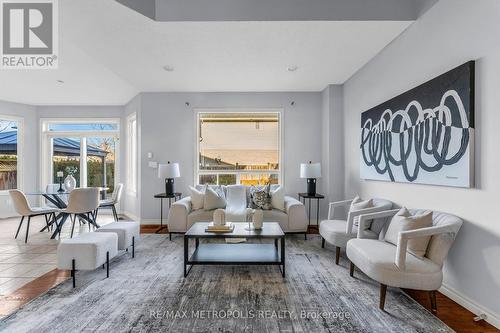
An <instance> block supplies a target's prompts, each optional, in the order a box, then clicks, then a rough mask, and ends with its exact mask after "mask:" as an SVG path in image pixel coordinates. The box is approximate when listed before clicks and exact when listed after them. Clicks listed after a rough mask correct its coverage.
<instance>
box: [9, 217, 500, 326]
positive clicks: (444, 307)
mask: <svg viewBox="0 0 500 333" xmlns="http://www.w3.org/2000/svg"><path fill="white" fill-rule="evenodd" d="M157 230H158V226H157V225H141V233H154V232H155V231H157ZM316 230H317V229H316ZM316 230H314V231H316ZM311 231H312V233H315V232H314V231H313V230H311ZM161 233H162V234H166V233H168V230H162V232H161ZM316 233H317V231H316ZM68 278H69V271H63V270H58V269H54V270H53V271H51V272H49V273H47V274H45V275H43V276H42V277H40V278H38V279H36V280H33V281H31V282H29V283H28V284H26V285H25V286H23V287H21V288H19V289H17V290H16V291H15V292H13V293H12V294H10V295H8V296H2V297H1V298H0V317H3V316H6V315H8V314H9V313H11V312H13V311H15V310H16V309H17V308H19V307H21V306H22V305H24V304H26V303H27V302H29V301H30V300H32V299H34V298H36V297H38V296H39V295H41V294H43V293H44V292H46V291H48V290H49V289H50V288H52V287H54V286H56V285H57V284H59V283H61V282H63V281H65V280H66V279H68ZM405 292H406V293H407V294H408V295H409V296H410V297H412V298H413V299H414V300H416V301H417V302H418V303H420V304H421V305H422V306H424V307H425V308H426V309H428V310H429V311H430V308H431V304H430V299H429V295H428V293H427V292H421V291H415V290H405ZM436 297H437V306H438V312H437V317H438V318H439V319H441V320H442V321H443V322H444V323H446V324H447V325H448V326H450V327H451V328H452V329H453V330H455V331H456V332H459V333H476V332H477V333H490V332H491V333H493V332H500V330H498V329H496V328H495V327H493V326H492V325H490V324H488V323H487V322H485V321H480V322H475V321H473V318H474V314H473V313H472V312H470V311H468V310H466V309H465V308H463V307H462V306H460V305H459V304H457V303H455V302H454V301H452V300H451V299H449V298H448V297H446V296H444V295H443V294H441V293H437V295H436Z"/></svg>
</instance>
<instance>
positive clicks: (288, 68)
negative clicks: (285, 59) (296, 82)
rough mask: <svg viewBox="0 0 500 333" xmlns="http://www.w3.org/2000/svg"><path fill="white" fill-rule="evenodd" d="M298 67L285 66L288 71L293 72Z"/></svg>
mask: <svg viewBox="0 0 500 333" xmlns="http://www.w3.org/2000/svg"><path fill="white" fill-rule="evenodd" d="M297 69H298V67H297V65H290V66H288V67H287V70H288V71H289V72H295V71H296V70H297Z"/></svg>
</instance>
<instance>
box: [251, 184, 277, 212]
mask: <svg viewBox="0 0 500 333" xmlns="http://www.w3.org/2000/svg"><path fill="white" fill-rule="evenodd" d="M250 193H251V196H252V208H254V209H262V210H270V209H272V205H271V194H270V193H271V189H270V186H269V185H268V186H266V187H264V189H256V188H253V189H252V190H251V192H250Z"/></svg>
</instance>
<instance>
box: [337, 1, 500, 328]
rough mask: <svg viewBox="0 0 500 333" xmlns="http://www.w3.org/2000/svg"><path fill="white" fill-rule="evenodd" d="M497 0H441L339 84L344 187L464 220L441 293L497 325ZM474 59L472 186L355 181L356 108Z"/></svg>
mask: <svg viewBox="0 0 500 333" xmlns="http://www.w3.org/2000/svg"><path fill="white" fill-rule="evenodd" d="M499 33H500V1H497V0H478V1H468V0H441V1H439V2H438V3H437V4H436V5H435V6H434V7H432V8H431V9H430V10H429V11H428V12H427V13H426V14H425V15H424V16H423V17H421V18H420V19H419V20H418V21H416V22H415V23H414V24H413V25H412V26H410V27H409V28H408V29H407V30H406V31H405V32H404V33H403V34H402V35H401V36H400V37H398V38H397V39H396V40H395V41H393V42H392V43H391V44H390V45H389V46H388V47H387V48H385V49H384V50H383V51H382V52H381V53H380V54H379V55H378V56H376V57H375V58H374V59H372V60H371V61H370V62H369V63H368V64H367V65H366V66H365V67H364V68H363V69H362V70H360V71H359V72H358V73H356V74H355V75H354V76H353V77H352V78H351V79H350V80H349V81H348V82H347V83H346V84H345V86H344V93H345V95H344V109H345V110H344V112H345V114H344V116H345V119H344V129H345V144H344V148H345V173H346V174H345V189H346V194H347V195H349V196H352V195H354V194H356V193H359V194H360V195H362V196H365V197H378V196H379V197H384V198H388V199H391V200H393V201H395V202H396V203H398V204H400V205H407V206H409V207H420V208H429V209H435V210H441V211H446V212H450V213H454V214H456V215H458V216H460V217H462V218H464V219H465V224H464V225H463V227H462V229H461V231H460V233H459V235H458V238H457V240H456V243H455V246H454V247H453V248H452V250H451V253H450V256H449V259H448V261H447V262H446V265H445V286H446V287H447V288H446V289H444V291H445V292H446V293H448V294H449V295H452V296H453V297H454V298H455V300H457V301H459V302H461V303H462V304H464V305H467V306H468V307H469V308H471V309H473V310H474V311H476V312H488V313H489V316H490V320H491V321H492V322H495V323H496V325H497V326H498V325H500V302H499V295H500V291H499V290H500V265H499V264H498V258H499V257H500V223H498V213H497V212H496V209H495V208H493V207H496V205H497V204H498V198H499V197H500V178H499V177H498V165H499V164H500V155H499V153H498V142H500V131H499V130H498V123H499V122H500V112H499V110H498V95H499V91H500V76H499V73H500V44H499V39H498V38H499ZM472 59H477V63H476V102H477V104H476V132H475V133H476V158H475V159H476V180H477V188H475V189H457V188H451V187H437V186H426V185H411V184H395V183H394V184H393V183H388V182H375V181H361V180H360V179H359V127H360V113H361V112H362V111H364V110H367V109H369V108H371V107H373V106H375V105H378V104H379V103H381V102H384V101H386V100H388V99H390V98H392V97H394V96H396V95H398V94H400V93H402V92H404V91H406V90H408V89H410V88H413V87H415V86H417V85H418V84H420V83H423V82H425V81H427V80H429V79H432V78H434V77H436V76H437V75H439V74H442V73H444V72H445V71H447V70H450V69H452V68H454V67H455V66H458V65H460V64H462V63H464V62H466V61H468V60H472Z"/></svg>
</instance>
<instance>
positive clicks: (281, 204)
mask: <svg viewBox="0 0 500 333" xmlns="http://www.w3.org/2000/svg"><path fill="white" fill-rule="evenodd" d="M271 206H272V207H273V208H274V209H279V210H282V211H285V191H284V190H283V187H282V186H280V187H278V188H277V189H275V190H274V191H271Z"/></svg>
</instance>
